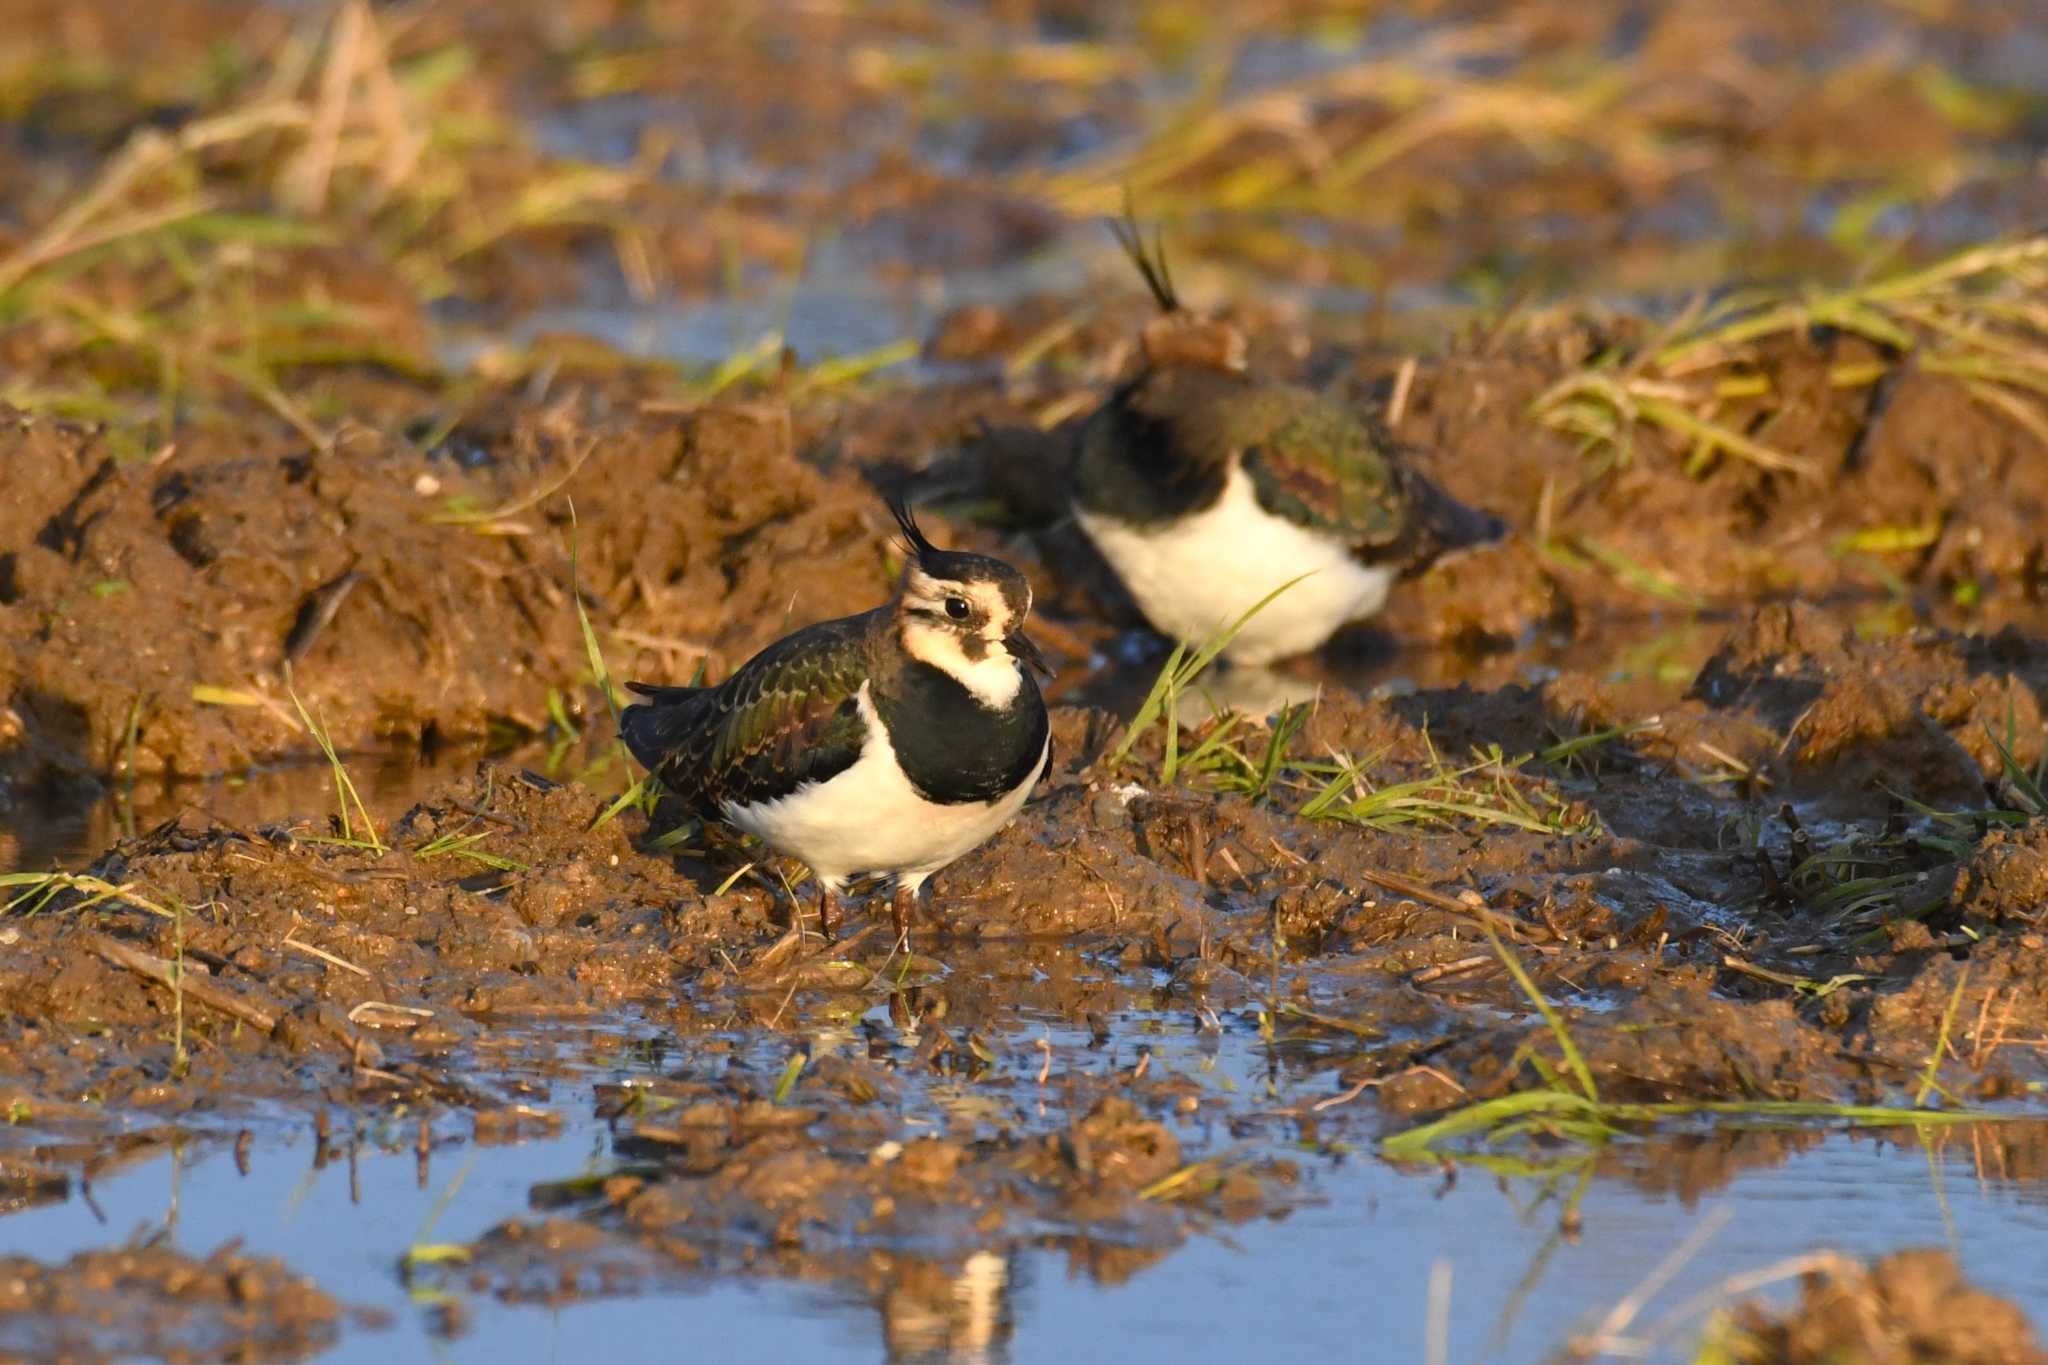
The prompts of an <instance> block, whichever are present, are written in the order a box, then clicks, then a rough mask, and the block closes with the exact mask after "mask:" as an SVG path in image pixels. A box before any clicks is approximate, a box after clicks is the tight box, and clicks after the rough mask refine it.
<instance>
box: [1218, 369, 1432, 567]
mask: <svg viewBox="0 0 2048 1365" xmlns="http://www.w3.org/2000/svg"><path fill="white" fill-rule="evenodd" d="M1238 406H1239V408H1240V411H1239V412H1238V413H1237V414H1235V416H1234V417H1233V419H1232V420H1231V421H1230V422H1229V424H1228V425H1229V427H1230V436H1231V439H1232V441H1233V442H1234V444H1235V445H1236V447H1237V448H1238V449H1239V450H1241V451H1243V461H1244V470H1245V473H1246V474H1247V475H1249V476H1250V477H1251V481H1252V488H1253V490H1254V491H1255V492H1256V494H1257V495H1258V499H1259V505H1260V506H1261V507H1263V508H1265V509H1266V510H1267V511H1268V512H1271V513H1272V514H1273V515H1275V516H1278V517H1285V518H1286V519H1287V520H1289V521H1291V522H1294V523H1295V524H1296V525H1298V526H1305V527H1308V528H1309V529H1311V530H1318V531H1327V532H1329V533H1331V534H1332V535H1336V536H1339V537H1341V538H1343V539H1344V540H1345V541H1346V542H1348V543H1349V544H1350V545H1351V546H1352V547H1353V548H1355V549H1359V550H1368V549H1370V548H1372V547H1374V546H1383V545H1389V544H1391V543H1393V542H1394V541H1396V540H1397V539H1399V537H1400V535H1401V531H1402V528H1403V523H1404V514H1405V513H1406V511H1407V506H1406V503H1407V499H1406V496H1405V489H1404V487H1403V482H1402V480H1401V478H1400V475H1399V473H1398V471H1397V470H1396V468H1395V465H1394V462H1393V460H1392V459H1391V458H1390V455H1391V452H1392V448H1393V442H1392V440H1391V438H1390V437H1388V436H1387V434H1386V433H1385V432H1383V431H1381V430H1380V429H1379V428H1378V427H1377V426H1375V425H1373V424H1372V423H1371V422H1369V421H1367V420H1366V419H1364V418H1362V417H1359V416H1357V415H1356V414H1353V413H1351V412H1349V411H1347V410H1346V409H1344V408H1343V407H1341V406H1339V405H1338V404H1336V403H1332V402H1329V401H1327V400H1325V399H1322V398H1319V397H1317V396H1316V395H1315V394H1313V393H1310V392H1309V391H1308V390H1307V389H1301V388H1295V387H1293V386H1292V385H1281V384H1272V385H1261V386H1259V387H1258V388H1256V389H1255V390H1253V391H1252V392H1250V393H1248V394H1247V395H1246V396H1245V398H1244V400H1243V401H1242V403H1240V404H1239V405H1238Z"/></svg>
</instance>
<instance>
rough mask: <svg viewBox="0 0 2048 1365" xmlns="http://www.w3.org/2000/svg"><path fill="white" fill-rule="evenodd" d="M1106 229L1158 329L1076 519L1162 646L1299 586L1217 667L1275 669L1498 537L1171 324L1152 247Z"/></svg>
mask: <svg viewBox="0 0 2048 1365" xmlns="http://www.w3.org/2000/svg"><path fill="white" fill-rule="evenodd" d="M1112 228H1113V230H1114V231H1115V233H1116V237H1117V241H1118V244H1119V245H1120V246H1122V247H1123V249H1124V252H1125V254H1126V255H1128V256H1129V257H1130V258H1131V261H1132V262H1133V263H1134V264H1135V265H1136V266H1137V268H1138V272H1139V274H1140V275H1141V276H1143V278H1144V280H1145V284H1146V286H1147V288H1148V289H1149V290H1150V291H1151V294H1152V297H1153V300H1154V301H1155V302H1156V303H1157V304H1158V306H1159V313H1160V315H1159V316H1158V317H1156V318H1154V319H1152V321H1151V322H1150V323H1149V324H1147V326H1146V328H1145V331H1144V334H1143V338H1142V349H1143V352H1144V364H1143V366H1142V368H1141V369H1140V370H1139V372H1138V374H1137V375H1136V376H1135V377H1134V378H1132V379H1131V380H1130V381H1129V382H1127V383H1125V384H1123V385H1121V386H1120V387H1118V388H1117V389H1116V390H1115V392H1114V393H1112V394H1111V396H1110V397H1109V399H1108V401H1106V402H1105V403H1104V404H1103V405H1102V406H1101V408H1099V409H1098V410H1096V411H1095V412H1094V413H1093V414H1092V415H1091V416H1090V417H1089V418H1088V419H1087V421H1086V422H1085V423H1084V425H1083V427H1082V430H1081V433H1080V438H1079V439H1080V450H1079V453H1078V458H1077V459H1076V461H1075V465H1074V487H1073V506H1074V513H1075V518H1076V520H1078V521H1079V522H1080V525H1081V528H1082V530H1084V531H1085V532H1086V533H1087V535H1088V538H1089V539H1090V540H1091V541H1093V542H1094V544H1095V547H1096V548H1097V549H1098V550H1099V551H1101V553H1102V556H1103V558H1104V559H1106V560H1108V561H1109V565H1110V567H1111V568H1113V569H1115V570H1116V573H1117V576H1118V577H1119V578H1121V579H1122V580H1123V583H1124V586H1125V587H1126V588H1127V589H1128V590H1129V591H1130V594H1131V596H1132V598H1133V599H1134V600H1135V601H1136V602H1137V605H1138V607H1139V608H1140V609H1141V610H1142V611H1143V612H1144V613H1145V616H1146V618H1147V619H1148V620H1150V621H1151V623H1152V624H1153V626H1154V627H1156V628H1157V629H1158V630H1159V631H1160V632H1161V633H1163V634H1165V635H1169V636H1172V637H1174V638H1176V639H1179V640H1183V641H1187V642H1189V643H1191V644H1199V643H1201V642H1202V641H1204V640H1206V639H1208V638H1210V637H1211V636H1212V635H1213V634H1214V633H1215V632H1216V631H1217V630H1219V629H1220V628H1222V627H1225V626H1228V625H1229V624H1230V623H1232V622H1234V621H1236V620H1237V619H1238V618H1239V617H1240V616H1242V615H1243V614H1244V613H1245V612H1246V611H1247V610H1248V609H1250V608H1251V607H1252V606H1253V605H1254V604H1255V603H1257V602H1258V601H1259V600H1260V599H1261V598H1263V597H1265V596H1266V595H1267V594H1268V593H1271V592H1272V591H1273V590H1274V589H1276V588H1278V587H1280V585H1281V584H1283V583H1287V582H1288V581H1289V580H1290V579H1296V578H1300V580H1301V581H1299V582H1296V583H1294V584H1293V586H1291V587H1289V588H1287V589H1286V591H1284V592H1282V593H1280V595H1279V596H1278V597H1277V598H1275V599H1274V600H1273V601H1272V602H1270V603H1268V604H1267V605H1266V606H1265V607H1264V608H1263V609H1262V610H1261V611H1259V612H1258V613H1257V614H1256V615H1254V616H1253V617H1252V618H1251V619H1250V620H1249V621H1247V622H1246V623H1245V624H1244V626H1243V628H1242V629H1241V630H1239V631H1238V633H1237V635H1236V636H1235V638H1234V639H1233V640H1232V641H1231V643H1230V645H1229V646H1228V647H1227V648H1226V649H1225V651H1224V657H1225V658H1227V659H1230V660H1233V661H1235V662H1237V663H1243V664H1253V665H1256V664H1263V663H1270V662H1272V661H1274V660H1277V659H1283V658H1287V657H1289V656H1291V655H1295V654H1301V653H1305V652H1307V651H1309V650H1312V649H1315V648H1317V647H1318V646H1320V645H1321V644H1322V643H1323V642H1324V641H1325V640H1327V639H1328V638H1329V637H1330V635H1331V634H1332V633H1333V632H1335V631H1336V630H1337V629H1338V628H1339V627H1340V626H1343V625H1345V624H1347V623H1348V622H1351V621H1357V620H1361V619H1363V618H1365V617H1368V616H1370V615H1372V614H1373V613H1374V612H1376V611H1378V610H1379V609H1380V607H1381V606H1382V605H1383V604H1384V603H1385V602H1386V599H1387V593H1388V591H1389V589H1390V588H1392V586H1393V585H1394V583H1395V582H1396V581H1397V580H1399V579H1401V578H1405V577H1409V576H1411V575H1414V574H1418V573H1420V572H1421V571H1422V570H1424V569H1426V568H1428V567H1429V566H1430V565H1431V564H1432V563H1435V562H1436V561H1437V560H1438V559H1440V558H1441V557H1443V556H1444V555H1446V554H1448V553H1450V552H1452V551H1456V550H1462V549H1465V548H1468V547H1472V546H1477V545H1483V544H1487V543H1490V542H1492V541H1495V540H1498V539H1499V538H1500V537H1501V535H1502V534H1503V532H1504V529H1505V528H1504V527H1503V526H1502V524H1501V522H1500V521H1499V519H1498V518H1495V517H1493V516H1490V515H1488V514H1487V513H1485V512H1481V511H1477V510H1475V509H1473V508H1470V507H1467V506H1465V505H1464V504H1463V503H1461V502H1459V501H1457V500H1456V499H1455V498H1452V497H1451V496H1450V495H1448V494H1446V493H1445V492H1444V491H1443V490H1442V489H1440V488H1438V487H1437V486H1436V485H1435V484H1433V483H1431V482H1430V481H1429V480H1428V479H1426V478H1424V477H1422V475H1421V474H1419V473H1417V472H1416V471H1415V470H1413V469H1411V468H1409V467H1408V466H1407V465H1406V464H1405V463H1404V462H1403V460H1402V456H1401V451H1400V448H1399V446H1398V445H1397V444H1396V443H1395V441H1394V440H1393V438H1392V437H1391V435H1389V434H1388V433H1387V432H1386V431H1385V430H1384V429H1382V428H1381V427H1380V426H1379V425H1378V424H1377V423H1375V422H1373V421H1371V420H1370V419H1369V418H1366V417H1364V416H1363V415H1360V414H1355V413H1353V412H1352V411H1350V410H1349V409H1347V408H1345V407H1343V406H1340V405H1339V404H1337V403H1333V402H1331V401H1329V400H1327V399H1324V398H1322V397H1320V396H1318V395H1317V394H1315V393H1313V392H1311V391H1309V390H1308V389H1304V388H1299V387H1297V386H1295V385H1292V384H1283V383H1276V382H1267V381H1262V380H1260V379H1257V378H1255V377H1253V376H1252V375H1250V374H1249V373H1248V372H1247V368H1246V363H1245V341H1244V335H1243V333H1242V332H1240V331H1239V330H1238V329H1236V328H1235V327H1232V326H1231V325H1230V324H1228V323H1225V322H1221V321H1216V320H1212V319H1206V318H1200V317H1196V316H1194V315H1193V314H1190V313H1188V312H1186V311H1185V310H1183V309H1182V308H1181V306H1180V301H1179V299H1178V297H1177V296H1176V294H1175V292H1174V288H1173V280H1172V277H1171V276H1170V275H1169V274H1168V271H1167V266H1166V256H1165V252H1164V250H1163V248H1162V246H1161V245H1160V243H1159V241H1158V240H1157V239H1156V238H1155V239H1154V241H1153V243H1152V245H1151V247H1150V249H1149V250H1148V248H1147V246H1146V243H1145V240H1144V237H1143V235H1142V234H1141V233H1140V232H1139V230H1138V227H1137V225H1136V223H1135V222H1134V221H1133V220H1132V219H1131V218H1130V217H1129V216H1128V215H1127V216H1126V217H1125V218H1124V219H1123V220H1121V221H1119V222H1116V223H1114V224H1112ZM1303 575H1306V577H1303Z"/></svg>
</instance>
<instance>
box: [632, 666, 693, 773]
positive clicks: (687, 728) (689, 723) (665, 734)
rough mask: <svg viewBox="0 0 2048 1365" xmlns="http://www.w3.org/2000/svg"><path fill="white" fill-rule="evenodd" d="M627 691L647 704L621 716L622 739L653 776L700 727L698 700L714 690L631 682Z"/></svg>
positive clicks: (637, 704)
mask: <svg viewBox="0 0 2048 1365" xmlns="http://www.w3.org/2000/svg"><path fill="white" fill-rule="evenodd" d="M626 687H627V688H628V690H630V691H633V692H637V693H639V694H640V695H641V696H643V697H645V698H647V700H646V701H641V702H635V703H633V705H631V706H629V707H627V708H626V709H625V710H624V711H623V712H621V713H620V715H619V738H620V739H622V740H624V741H625V743H626V749H627V751H628V752H629V753H631V754H632V755H633V757H634V758H636V759H638V760H640V764H641V766H642V767H644V768H646V769H647V770H648V771H649V772H653V771H654V770H655V769H656V768H659V767H660V766H661V763H662V760H663V759H665V758H667V757H668V756H669V754H670V753H672V752H674V750H675V749H676V748H677V747H678V746H679V745H680V744H681V743H682V742H683V740H685V739H686V738H688V737H689V735H690V733H691V732H692V731H693V730H694V729H695V728H696V727H697V723H698V717H697V712H698V709H699V708H698V706H697V705H696V702H697V699H698V698H699V697H701V696H703V695H704V694H705V693H707V692H709V691H710V690H711V689H709V688H706V687H657V686H655V685H654V684H652V683H636V682H629V683H627V684H626Z"/></svg>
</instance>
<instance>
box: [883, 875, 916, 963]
mask: <svg viewBox="0 0 2048 1365" xmlns="http://www.w3.org/2000/svg"><path fill="white" fill-rule="evenodd" d="M916 909H917V883H916V882H912V881H904V880H901V879H900V878H899V879H898V880H897V882H896V889H895V891H893V892H892V893H890V896H889V918H891V919H893V920H894V921H895V922H896V946H897V947H898V948H904V949H907V948H909V947H910V916H911V915H912V913H913V912H915V911H916Z"/></svg>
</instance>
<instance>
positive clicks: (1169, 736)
mask: <svg viewBox="0 0 2048 1365" xmlns="http://www.w3.org/2000/svg"><path fill="white" fill-rule="evenodd" d="M1306 577H1308V575H1307V574H1301V575H1298V576H1296V577H1294V578H1290V579H1288V580H1287V581H1286V582H1285V583H1282V584H1281V585H1280V586H1279V587H1277V588H1275V589H1273V591H1271V592H1269V593H1267V594H1266V595H1265V596H1264V597H1261V598H1260V599H1259V600H1258V601H1256V602H1254V603H1253V604H1252V605H1251V606H1250V607H1249V608H1247V609H1246V611H1245V612H1244V614H1243V615H1242V616H1239V617H1238V618H1237V619H1236V620H1235V621H1232V622H1231V623H1230V624H1229V625H1227V626H1224V627H1223V628H1221V629H1220V630H1218V631H1217V632H1216V633H1215V634H1213V635H1211V636H1210V637H1209V638H1208V639H1207V640H1204V641H1203V642H1202V643H1201V644H1200V645H1199V646H1197V647H1195V648H1194V649H1190V648H1188V645H1187V642H1186V641H1181V642H1179V643H1176V644H1175V645H1174V647H1173V652H1172V653H1171V654H1169V655H1167V657H1166V663H1165V664H1164V665H1163V666H1162V667H1161V668H1160V670H1159V676H1158V677H1156V678H1154V679H1153V680H1152V690H1151V691H1150V692H1147V693H1146V694H1145V700H1144V703H1143V704H1142V705H1140V706H1139V707H1138V711H1137V714H1136V715H1134V716H1132V717H1131V723H1130V724H1129V725H1128V726H1126V727H1124V737H1123V739H1122V740H1121V741H1120V742H1119V743H1118V744H1117V746H1116V748H1115V749H1114V750H1112V751H1111V753H1110V755H1109V761H1110V763H1111V764H1112V765H1116V764H1120V763H1122V762H1123V761H1124V759H1125V758H1126V757H1128V756H1129V755H1130V752H1131V748H1132V746H1133V745H1135V744H1136V743H1137V742H1138V741H1139V739H1141V738H1143V737H1144V735H1145V733H1146V732H1147V731H1148V730H1150V729H1151V728H1152V727H1153V726H1154V725H1164V726H1165V729H1166V752H1165V756H1164V757H1163V758H1161V759H1160V762H1159V781H1160V784H1161V785H1162V786H1164V785H1169V784H1171V783H1172V782H1173V779H1174V777H1175V775H1176V774H1177V773H1178V772H1179V771H1180V766H1181V760H1180V721H1179V719H1178V711H1179V705H1180V698H1181V694H1182V693H1184V692H1186V691H1187V690H1188V688H1189V686H1191V685H1192V684H1193V683H1194V681H1195V679H1197V678H1199V677H1201V676H1202V674H1203V673H1205V672H1207V671H1208V668H1209V665H1210V664H1213V663H1215V662H1216V659H1217V656H1219V655H1220V654H1222V653H1223V651H1224V650H1226V649H1228V648H1229V647H1230V642H1231V641H1232V640H1235V639H1236V638H1237V634H1238V632H1239V631H1241V630H1243V629H1244V628H1245V625H1246V624H1247V623H1248V622H1249V621H1250V620H1251V619H1252V617H1254V616H1256V615H1258V614H1259V613H1260V612H1262V611H1264V610H1265V609H1266V607H1267V606H1269V605H1270V604H1271V603H1272V601H1273V599H1275V598H1277V597H1278V596H1279V595H1280V594H1281V593H1283V592H1286V591H1287V590H1288V589H1289V588H1291V587H1293V586H1294V585H1295V584H1297V583H1299V582H1301V580H1302V579H1303V578H1306Z"/></svg>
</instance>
